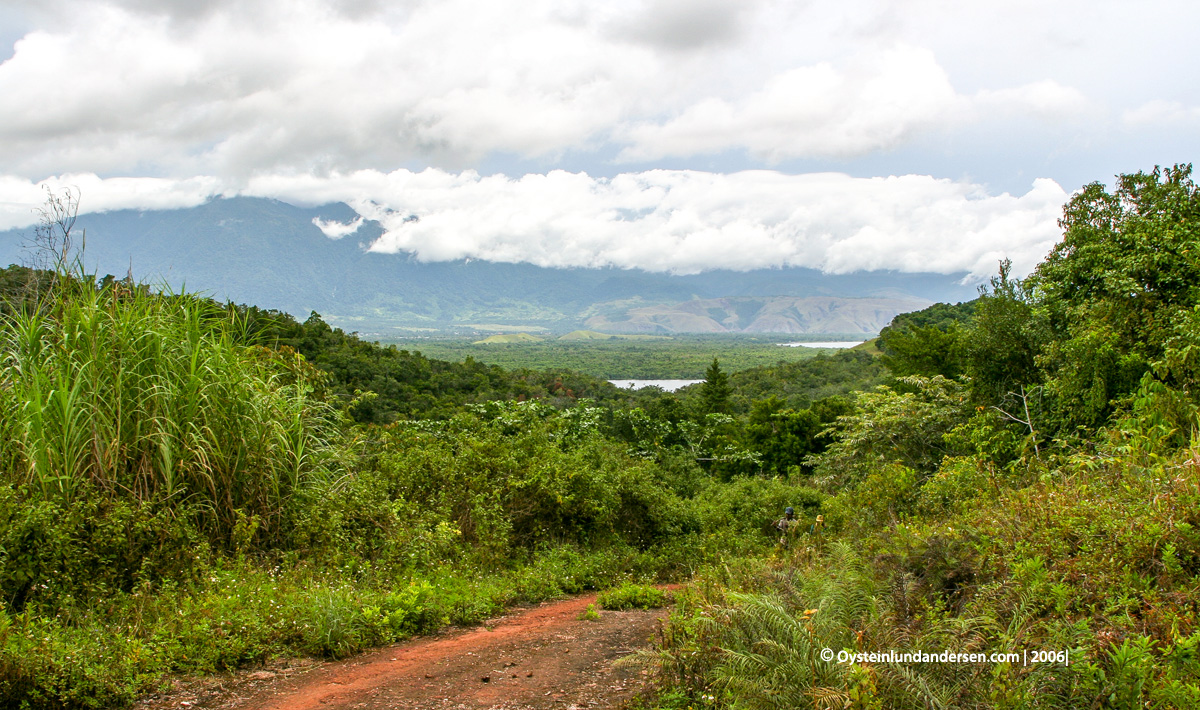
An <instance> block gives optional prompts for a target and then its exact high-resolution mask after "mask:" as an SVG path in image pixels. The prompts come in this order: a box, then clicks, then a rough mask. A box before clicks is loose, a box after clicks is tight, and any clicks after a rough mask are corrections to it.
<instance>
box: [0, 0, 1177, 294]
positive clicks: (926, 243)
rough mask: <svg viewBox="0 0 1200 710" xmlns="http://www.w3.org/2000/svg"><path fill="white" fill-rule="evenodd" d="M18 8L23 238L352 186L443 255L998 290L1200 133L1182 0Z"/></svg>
mask: <svg viewBox="0 0 1200 710" xmlns="http://www.w3.org/2000/svg"><path fill="white" fill-rule="evenodd" d="M0 24H3V25H4V30H3V31H0V60H2V61H0V97H3V99H2V101H3V109H4V110H3V111H0V142H2V144H3V145H4V146H5V150H4V151H3V152H2V153H0V223H2V224H0V226H15V225H18V224H27V223H28V222H29V221H30V214H31V210H33V209H35V208H36V207H37V206H38V205H39V204H40V203H41V202H42V197H43V194H42V192H41V190H40V189H39V188H38V184H39V183H42V182H46V183H47V184H75V185H78V186H79V187H80V189H81V191H82V193H83V203H82V204H83V208H84V209H85V210H106V209H118V208H126V207H128V208H137V209H154V208H158V207H178V206H187V205H194V204H199V203H200V202H202V201H204V200H205V199H208V198H209V197H210V196H213V195H233V194H248V195H259V196H267V197H275V198H279V199H284V200H302V201H305V202H307V203H310V204H311V203H312V202H315V201H318V200H319V199H335V200H341V201H345V202H347V203H349V204H352V205H354V206H355V207H356V209H359V210H360V212H361V213H362V214H363V216H365V217H368V218H373V219H380V220H381V221H382V222H384V223H385V225H387V227H388V229H389V232H388V235H387V236H386V237H385V239H384V240H382V241H381V242H380V243H379V244H377V245H376V246H375V248H377V249H391V250H408V251H412V252H413V253H415V254H417V255H418V256H419V257H420V258H422V259H445V258H460V257H475V258H485V259H495V260H506V261H511V260H524V261H530V262H532V263H537V264H543V265H568V264H569V265H599V264H612V265H617V266H639V267H642V268H649V269H656V270H672V271H678V272H692V271H696V270H702V269H706V268H716V267H730V266H732V267H734V268H754V267H760V266H764V265H806V266H815V267H818V268H824V269H827V270H830V271H839V272H840V271H845V270H852V269H862V268H894V269H902V270H930V269H936V270H944V271H946V272H953V271H958V270H966V271H969V272H971V273H973V274H976V275H980V274H986V273H991V272H992V271H993V270H994V262H995V261H996V260H997V259H998V258H1000V257H1002V256H1009V257H1011V258H1013V260H1014V261H1015V262H1016V264H1017V266H1018V268H1019V269H1020V270H1028V269H1029V268H1031V267H1032V264H1033V263H1035V262H1036V261H1037V260H1038V259H1040V258H1041V256H1042V255H1043V254H1044V253H1045V251H1046V249H1048V248H1049V245H1050V244H1051V243H1052V242H1053V239H1054V238H1055V236H1057V227H1056V225H1055V220H1056V218H1057V216H1058V212H1059V209H1060V207H1061V205H1062V203H1063V202H1064V201H1065V199H1067V197H1068V193H1069V192H1070V191H1071V190H1074V189H1077V188H1078V187H1080V186H1081V185H1082V184H1083V182H1085V181H1089V180H1095V179H1101V180H1103V179H1105V178H1107V177H1109V176H1111V175H1112V174H1114V173H1116V172H1130V171H1134V170H1138V169H1147V168H1150V167H1152V166H1153V165H1154V164H1155V163H1163V164H1169V163H1171V162H1177V161H1185V160H1187V159H1189V158H1190V156H1191V154H1194V153H1195V151H1196V150H1197V149H1200V102H1198V101H1197V100H1196V98H1195V97H1196V96H1200V71H1195V69H1196V68H1197V67H1196V64H1197V60H1196V57H1195V56H1194V53H1193V52H1192V51H1191V49H1190V48H1191V39H1192V38H1191V33H1192V30H1193V28H1194V27H1196V26H1198V25H1200V5H1198V4H1196V3H1193V2H1185V1H1183V0H1146V1H1145V2H1142V3H1137V4H1132V3H1125V2H1120V0H1091V1H1088V2H1085V1H1084V0H1063V1H1062V2H1055V3H1042V2H1032V1H1030V0H1003V1H1001V2H994V3H985V4H980V3H945V2H941V1H940V0H846V1H845V2H842V3H837V4H830V3H816V2H799V3H798V2H793V1H791V0H613V1H612V2H605V3H595V2H584V1H583V0H436V1H435V0H404V1H401V2H379V1H378V0H240V1H239V2H233V1H232V0H218V1H216V2H207V3H193V2H182V1H179V0H36V1H35V0H14V1H13V2H10V3H7V4H6V6H5V7H3V8H0ZM4 45H7V46H4ZM10 47H11V49H10ZM1151 47H1152V48H1153V51H1149V48H1151ZM6 51H7V53H5V52H6ZM1163 67H1172V71H1163ZM1060 186H1061V187H1060ZM411 215H415V216H417V217H418V218H419V220H418V221H408V222H404V221H402V220H403V219H404V218H406V217H409V216H411ZM397 220H401V221H400V222H397ZM325 229H326V231H327V233H330V234H337V233H340V232H341V231H347V230H348V228H346V229H341V228H338V227H337V226H336V225H326V228H325ZM330 230H332V231H330ZM339 230H340V231H339Z"/></svg>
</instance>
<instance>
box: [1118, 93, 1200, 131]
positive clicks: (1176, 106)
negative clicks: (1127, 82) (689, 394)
mask: <svg viewBox="0 0 1200 710" xmlns="http://www.w3.org/2000/svg"><path fill="white" fill-rule="evenodd" d="M1121 120H1122V121H1124V122H1125V123H1126V124H1127V125H1129V126H1133V127H1138V128H1141V127H1145V126H1153V125H1171V124H1187V123H1197V122H1200V106H1185V105H1184V104H1182V103H1180V102H1178V101H1164V100H1161V99H1156V100H1154V101H1148V102H1146V103H1144V104H1142V105H1141V106H1138V107H1137V108H1133V109H1129V110H1127V111H1125V112H1124V113H1122V114H1121Z"/></svg>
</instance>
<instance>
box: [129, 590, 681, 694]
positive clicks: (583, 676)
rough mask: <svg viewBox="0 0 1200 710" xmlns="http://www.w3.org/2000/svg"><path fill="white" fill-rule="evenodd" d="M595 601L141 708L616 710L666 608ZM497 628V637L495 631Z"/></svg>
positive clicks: (537, 610)
mask: <svg viewBox="0 0 1200 710" xmlns="http://www.w3.org/2000/svg"><path fill="white" fill-rule="evenodd" d="M595 601H596V597H595V595H588V596H583V597H576V598H573V599H568V600H566V601H558V602H547V603H544V604H542V605H540V606H535V607H532V608H527V609H518V610H514V611H512V612H510V613H509V614H508V615H506V616H502V617H499V618H497V619H494V620H492V621H491V622H489V624H488V625H487V626H485V627H476V628H470V629H457V630H452V631H449V632H444V633H442V634H439V635H436V636H432V637H427V638H422V639H418V640H415V641H410V642H406V643H403V644H397V645H395V646H390V647H387V648H384V649H380V650H377V651H373V652H371V653H369V654H366V655H363V656H357V657H355V658H351V659H348V660H346V661H341V662H336V663H327V664H323V665H320V666H317V667H315V668H314V669H313V670H309V671H307V672H302V673H299V674H296V675H291V676H290V677H289V676H287V674H286V672H285V673H282V674H280V675H276V673H273V672H269V671H268V672H264V671H259V672H256V673H250V674H244V675H243V676H241V677H240V678H239V679H237V680H235V681H233V682H231V683H229V684H227V685H222V686H221V687H219V688H217V689H215V690H214V689H209V690H208V691H207V692H200V693H197V692H195V691H194V690H193V692H191V693H189V692H187V690H186V689H181V692H174V693H171V694H170V695H169V696H167V697H163V698H158V699H154V700H150V701H148V702H146V703H144V704H143V707H150V708H166V707H175V708H179V707H185V708H213V709H214V710H215V709H218V708H219V709H220V710H235V709H236V710H316V709H318V708H319V709H321V710H341V709H349V708H355V709H362V710H383V709H385V708H386V709H388V710H391V709H393V708H405V709H408V708H412V709H414V710H431V709H433V708H438V709H451V708H470V709H471V710H484V709H485V708H486V709H491V710H527V709H528V710H546V709H550V708H554V709H556V710H580V709H582V708H589V709H592V708H608V707H613V706H615V705H617V704H619V703H620V701H622V700H625V699H628V698H629V697H630V696H631V695H632V693H633V691H634V690H635V689H636V688H637V687H638V686H639V685H640V683H641V680H640V679H641V676H640V675H639V671H638V670H637V669H636V667H632V666H622V667H615V666H614V662H615V661H616V660H617V659H619V658H621V657H622V656H626V655H628V654H630V653H632V652H633V651H635V650H637V649H638V648H640V647H644V646H646V645H648V644H649V642H650V639H651V637H652V636H653V634H654V631H655V629H656V628H657V626H658V624H659V620H660V619H663V618H665V617H666V614H667V610H666V609H656V610H652V611H636V610H635V611H601V612H600V620H599V621H585V620H581V619H579V618H578V617H579V615H580V614H581V613H582V612H583V611H584V610H585V609H586V608H587V606H588V604H593V603H595ZM489 629H490V630H489Z"/></svg>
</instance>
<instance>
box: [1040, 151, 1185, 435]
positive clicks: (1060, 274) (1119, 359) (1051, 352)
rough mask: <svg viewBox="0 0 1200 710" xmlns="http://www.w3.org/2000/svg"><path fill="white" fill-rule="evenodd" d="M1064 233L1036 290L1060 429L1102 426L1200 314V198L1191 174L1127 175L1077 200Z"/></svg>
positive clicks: (1180, 169)
mask: <svg viewBox="0 0 1200 710" xmlns="http://www.w3.org/2000/svg"><path fill="white" fill-rule="evenodd" d="M1059 224H1060V225H1061V226H1062V228H1063V239H1062V241H1061V242H1059V244H1058V245H1056V246H1055V248H1054V250H1053V251H1052V252H1051V253H1050V255H1049V256H1048V257H1047V258H1046V260H1045V261H1043V262H1042V263H1041V264H1040V265H1039V266H1038V268H1037V271H1036V272H1035V273H1034V274H1033V276H1032V277H1030V280H1029V281H1030V285H1031V286H1032V288H1033V295H1034V298H1035V300H1036V302H1037V305H1038V306H1040V308H1041V309H1042V311H1043V312H1044V314H1045V317H1046V319H1047V323H1048V326H1049V328H1050V336H1051V337H1050V339H1049V341H1048V342H1049V345H1048V347H1047V348H1045V350H1044V352H1043V354H1042V359H1041V361H1042V363H1043V365H1044V367H1045V368H1046V369H1047V370H1048V372H1047V374H1048V381H1047V389H1048V390H1050V393H1051V395H1052V396H1053V397H1054V398H1055V399H1056V400H1057V402H1058V406H1057V410H1058V413H1059V417H1060V418H1061V420H1062V421H1061V424H1063V425H1068V426H1070V425H1085V426H1096V425H1099V424H1101V423H1102V422H1103V421H1104V419H1105V418H1106V417H1107V416H1108V414H1109V413H1110V412H1111V409H1112V402H1113V401H1114V400H1116V399H1118V398H1120V397H1124V396H1126V395H1128V394H1129V393H1130V392H1132V391H1133V390H1134V389H1135V388H1136V387H1137V385H1138V383H1139V382H1140V381H1141V378H1142V376H1143V375H1144V374H1145V373H1146V372H1147V371H1149V370H1150V368H1151V366H1152V365H1153V364H1154V363H1156V362H1159V361H1161V360H1162V359H1163V358H1164V355H1165V354H1166V352H1167V348H1168V343H1169V342H1170V341H1172V339H1174V338H1177V337H1178V334H1179V332H1180V329H1181V328H1184V327H1186V323H1187V321H1188V319H1189V318H1190V316H1191V315H1192V310H1193V309H1194V308H1195V307H1196V306H1197V304H1200V188H1197V186H1196V184H1195V182H1193V180H1192V166H1191V165H1190V164H1188V165H1176V166H1174V167H1172V168H1168V169H1163V168H1158V167H1156V168H1155V169H1154V170H1153V171H1151V172H1149V173H1144V172H1138V173H1134V174H1132V175H1121V176H1118V178H1117V184H1116V188H1115V190H1114V191H1113V192H1111V193H1110V192H1108V191H1107V190H1106V189H1105V187H1104V185H1102V184H1100V183H1092V184H1091V185H1088V186H1087V187H1085V188H1084V189H1083V190H1082V191H1080V192H1079V193H1078V194H1076V195H1075V196H1074V197H1072V198H1071V200H1070V202H1068V203H1067V205H1066V207H1064V208H1063V217H1062V219H1061V220H1059ZM1170 384H1174V385H1176V386H1184V387H1186V386H1188V385H1189V384H1193V383H1184V382H1175V383H1170Z"/></svg>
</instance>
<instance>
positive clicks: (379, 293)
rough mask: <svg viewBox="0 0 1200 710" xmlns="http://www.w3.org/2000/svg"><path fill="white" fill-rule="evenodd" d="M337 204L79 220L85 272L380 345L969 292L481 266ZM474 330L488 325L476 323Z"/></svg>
mask: <svg viewBox="0 0 1200 710" xmlns="http://www.w3.org/2000/svg"><path fill="white" fill-rule="evenodd" d="M357 217H358V215H357V214H356V213H355V212H354V211H353V210H352V209H351V208H350V207H349V206H347V205H345V204H341V203H337V204H331V205H325V206H322V207H317V208H303V207H297V206H294V205H290V204H287V203H284V202H280V201H277V200H269V199H261V198H249V197H235V198H228V199H214V200H211V201H209V202H207V203H205V204H203V205H200V206H198V207H193V208H189V209H174V210H155V211H138V210H121V211H114V212H108V213H101V214H87V215H83V216H81V217H80V218H79V222H78V224H77V225H76V230H82V229H86V234H87V255H86V262H87V265H88V267H89V269H92V270H94V271H96V272H97V273H98V274H101V275H103V274H106V273H111V274H115V275H119V276H120V275H124V274H126V273H127V272H129V271H132V273H133V275H134V276H135V278H138V279H140V280H146V281H150V282H157V283H164V284H168V285H170V286H171V287H173V288H180V287H183V286H185V285H186V287H187V288H188V289H189V290H198V291H202V292H205V293H209V294H211V295H213V296H215V297H217V298H221V299H229V300H233V301H236V302H239V303H253V304H255V305H259V306H263V307H267V308H277V309H279V310H284V311H288V312H290V313H292V314H294V315H296V316H297V317H300V318H304V317H307V315H308V313H309V312H310V311H317V312H319V313H321V314H322V316H323V317H324V318H325V319H326V320H327V321H329V322H331V323H334V324H337V325H340V326H342V327H344V328H348V329H351V330H358V331H360V332H362V333H364V334H369V335H372V336H375V337H387V336H388V335H391V334H399V333H401V332H406V331H407V332H411V331H412V330H413V329H422V328H429V329H436V330H446V329H460V330H480V329H482V330H504V329H505V328H507V327H513V328H520V327H523V328H524V329H529V328H534V329H536V330H541V329H546V330H549V331H553V332H567V331H571V330H576V329H581V328H586V329H588V330H593V331H601V332H604V333H623V334H670V333H674V332H692V333H720V332H777V333H796V334H805V333H814V334H815V333H846V334H850V333H875V332H877V331H878V330H879V329H880V328H881V327H882V326H884V325H886V324H887V323H888V322H889V321H890V320H891V318H892V317H893V316H894V315H895V314H896V313H899V312H904V311H910V310H914V309H918V308H922V307H924V306H926V305H928V304H929V303H932V302H934V301H951V302H954V301H960V300H964V299H969V298H972V297H973V296H974V295H975V294H974V289H973V288H971V287H967V286H962V285H961V284H959V283H958V282H959V281H960V280H961V278H962V274H957V275H945V274H903V273H899V272H860V273H855V274H845V275H830V274H823V273H821V272H820V271H817V270H814V269H803V268H784V269H762V270H756V271H746V272H737V271H711V272H706V273H703V274H696V275H691V276H674V275H669V274H664V273H656V272H650V271H641V270H636V269H629V270H624V269H615V268H607V269H582V268H573V269H552V268H542V267H538V266H533V265H530V264H504V263H493V262H485V261H478V260H460V261H452V262H428V263H427V262H420V261H418V260H416V259H415V258H414V257H413V256H412V255H410V254H379V253H374V252H369V251H367V247H369V246H370V244H371V243H372V242H374V241H375V240H376V239H377V238H378V237H379V236H380V235H381V234H382V232H383V230H382V227H381V226H380V225H379V224H378V223H375V222H369V221H368V222H364V223H363V224H362V225H361V226H360V227H359V229H358V231H356V232H354V233H352V234H350V235H348V236H345V237H343V238H341V239H331V238H329V237H327V236H325V234H324V233H323V232H322V231H321V230H320V229H319V228H318V227H317V226H316V225H315V224H314V218H319V219H321V220H325V221H329V220H335V221H338V222H342V223H349V222H351V221H352V220H354V219H356V218H357ZM31 233H32V229H27V230H10V231H7V232H0V263H2V264H7V263H22V262H25V261H28V254H26V253H23V251H22V248H21V244H22V242H23V241H24V240H25V239H26V238H27V236H28V235H29V234H31ZM473 324H490V325H487V326H483V327H482V328H480V327H475V326H474V325H473Z"/></svg>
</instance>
